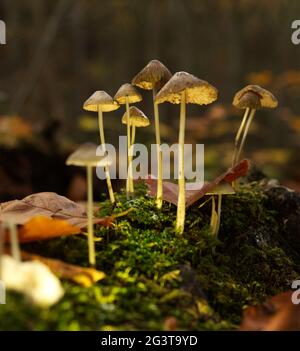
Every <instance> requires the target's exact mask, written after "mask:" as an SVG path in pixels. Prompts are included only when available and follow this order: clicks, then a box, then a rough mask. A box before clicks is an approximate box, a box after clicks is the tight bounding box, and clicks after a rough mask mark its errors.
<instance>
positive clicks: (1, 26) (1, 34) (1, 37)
mask: <svg viewBox="0 0 300 351" xmlns="http://www.w3.org/2000/svg"><path fill="white" fill-rule="evenodd" d="M0 44H1V45H4V44H6V24H5V22H4V21H1V20H0Z"/></svg>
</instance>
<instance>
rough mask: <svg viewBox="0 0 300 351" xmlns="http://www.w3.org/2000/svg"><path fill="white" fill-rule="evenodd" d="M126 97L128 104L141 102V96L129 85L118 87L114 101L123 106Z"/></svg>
mask: <svg viewBox="0 0 300 351" xmlns="http://www.w3.org/2000/svg"><path fill="white" fill-rule="evenodd" d="M126 97H128V102H129V103H130V104H134V103H136V102H139V101H141V100H142V96H141V94H140V93H139V92H138V91H137V90H136V89H135V87H133V86H132V85H131V84H129V83H126V84H123V85H121V86H120V88H119V90H118V91H117V92H116V95H115V97H114V99H115V100H116V101H117V102H118V103H119V104H120V105H124V104H126Z"/></svg>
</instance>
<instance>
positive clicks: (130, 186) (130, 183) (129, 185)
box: [126, 97, 134, 195]
mask: <svg viewBox="0 0 300 351" xmlns="http://www.w3.org/2000/svg"><path fill="white" fill-rule="evenodd" d="M126 116H127V159H128V171H127V178H128V180H127V181H126V192H127V195H128V194H129V193H132V192H133V191H134V187H133V180H132V156H131V155H130V146H131V137H130V134H131V133H130V111H129V101H128V97H126Z"/></svg>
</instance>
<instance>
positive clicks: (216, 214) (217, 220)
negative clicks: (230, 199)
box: [206, 183, 235, 239]
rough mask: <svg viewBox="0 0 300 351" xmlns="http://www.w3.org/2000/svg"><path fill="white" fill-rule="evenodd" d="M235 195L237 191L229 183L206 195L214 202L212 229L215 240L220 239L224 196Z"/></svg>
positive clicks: (211, 218)
mask: <svg viewBox="0 0 300 351" xmlns="http://www.w3.org/2000/svg"><path fill="white" fill-rule="evenodd" d="M233 194H235V191H234V189H233V188H232V187H231V185H230V184H228V183H221V184H219V185H217V186H216V187H215V188H214V189H213V190H212V191H211V192H209V193H207V194H206V195H210V196H211V200H212V207H211V217H210V227H211V231H212V235H213V237H214V238H215V239H217V237H218V233H219V229H220V224H221V209H222V197H223V196H224V195H233ZM215 196H217V210H216V200H215Z"/></svg>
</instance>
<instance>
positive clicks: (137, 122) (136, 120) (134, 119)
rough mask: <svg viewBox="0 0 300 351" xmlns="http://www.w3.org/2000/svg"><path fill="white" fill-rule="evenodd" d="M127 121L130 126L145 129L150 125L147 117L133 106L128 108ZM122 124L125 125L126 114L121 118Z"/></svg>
mask: <svg viewBox="0 0 300 351" xmlns="http://www.w3.org/2000/svg"><path fill="white" fill-rule="evenodd" d="M129 121H130V125H131V126H135V127H147V126H148V125H149V124H150V121H149V119H148V117H147V116H146V115H145V114H144V112H142V111H141V110H140V109H138V108H136V107H135V106H131V107H130V108H129ZM122 123H123V124H127V113H126V112H125V113H124V115H123V117H122Z"/></svg>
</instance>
